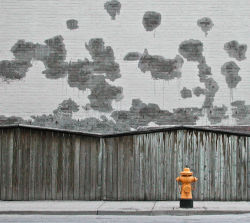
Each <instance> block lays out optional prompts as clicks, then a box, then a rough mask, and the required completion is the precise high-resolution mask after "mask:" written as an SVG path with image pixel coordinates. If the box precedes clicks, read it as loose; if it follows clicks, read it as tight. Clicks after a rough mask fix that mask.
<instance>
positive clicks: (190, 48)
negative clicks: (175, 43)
mask: <svg viewBox="0 0 250 223" xmlns="http://www.w3.org/2000/svg"><path fill="white" fill-rule="evenodd" d="M179 53H180V54H181V55H182V56H183V57H184V58H186V59H187V61H193V62H198V65H197V68H198V70H199V74H198V76H199V78H200V82H201V83H204V84H205V90H204V92H203V93H204V94H205V100H204V102H203V108H212V107H213V102H214V97H215V94H216V93H217V91H218V90H219V85H218V84H217V82H216V81H215V80H214V79H213V78H212V77H210V76H211V75H212V72H211V67H210V66H208V65H207V63H206V58H205V57H204V56H203V43H202V42H201V41H200V40H193V39H190V40H185V41H183V42H182V43H181V44H180V46H179ZM198 90H200V89H198ZM196 93H197V95H199V93H198V92H196Z"/></svg>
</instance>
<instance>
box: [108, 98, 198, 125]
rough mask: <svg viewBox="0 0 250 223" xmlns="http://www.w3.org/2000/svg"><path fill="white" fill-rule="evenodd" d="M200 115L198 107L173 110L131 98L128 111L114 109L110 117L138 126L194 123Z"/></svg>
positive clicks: (118, 121)
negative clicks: (152, 123) (151, 123)
mask: <svg viewBox="0 0 250 223" xmlns="http://www.w3.org/2000/svg"><path fill="white" fill-rule="evenodd" d="M201 116H202V109H200V108H178V109H174V110H173V112H170V111H168V110H161V109H160V107H159V106H158V105H157V104H153V103H149V104H145V103H143V102H142V101H141V100H140V99H133V100H132V106H131V107H130V110H129V111H125V110H122V111H114V112H112V114H111V117H112V118H113V119H114V120H115V121H116V123H120V124H127V125H129V126H130V127H131V128H135V129H136V128H138V127H142V126H146V125H148V124H149V123H150V122H154V123H155V124H157V125H178V124H182V125H194V124H195V123H196V121H197V120H198V119H199V117H201Z"/></svg>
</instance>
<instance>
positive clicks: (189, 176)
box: [176, 168, 198, 208]
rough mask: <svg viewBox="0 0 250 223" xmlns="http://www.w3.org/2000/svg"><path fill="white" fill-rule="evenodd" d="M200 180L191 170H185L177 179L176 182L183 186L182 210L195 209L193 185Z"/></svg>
mask: <svg viewBox="0 0 250 223" xmlns="http://www.w3.org/2000/svg"><path fill="white" fill-rule="evenodd" d="M197 180H198V178H196V177H194V176H193V173H192V172H191V171H190V169H189V168H184V170H183V171H182V172H180V176H179V177H177V178H176V181H177V182H178V183H179V182H180V183H181V184H182V186H181V191H180V192H181V200H180V207H181V208H192V207H193V197H192V190H193V188H192V183H194V182H196V181H197Z"/></svg>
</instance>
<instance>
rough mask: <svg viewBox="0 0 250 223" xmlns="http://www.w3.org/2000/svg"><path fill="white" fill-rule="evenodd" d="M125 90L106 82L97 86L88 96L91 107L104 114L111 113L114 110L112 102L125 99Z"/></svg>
mask: <svg viewBox="0 0 250 223" xmlns="http://www.w3.org/2000/svg"><path fill="white" fill-rule="evenodd" d="M122 92H123V89H122V88H121V87H117V86H112V85H110V84H109V83H107V82H106V81H102V82H100V83H99V84H97V85H96V86H95V87H94V88H93V89H92V90H91V94H90V95H89V96H88V98H89V100H90V106H91V108H92V109H94V110H98V111H102V112H110V111H112V110H113V108H112V101H113V100H116V101H119V100H121V99H122V98H123V94H122Z"/></svg>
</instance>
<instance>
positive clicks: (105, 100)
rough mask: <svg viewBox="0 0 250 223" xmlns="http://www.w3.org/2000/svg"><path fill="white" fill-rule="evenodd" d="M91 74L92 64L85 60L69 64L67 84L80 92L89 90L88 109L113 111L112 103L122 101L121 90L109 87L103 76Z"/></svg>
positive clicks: (120, 88)
mask: <svg viewBox="0 0 250 223" xmlns="http://www.w3.org/2000/svg"><path fill="white" fill-rule="evenodd" d="M93 72H94V69H93V62H89V61H88V60H87V59H85V60H84V61H78V62H73V63H70V65H69V75H68V84H69V86H70V87H77V88H78V89H79V90H82V91H85V90H86V89H90V90H91V94H90V95H89V96H88V98H89V100H90V107H91V108H92V109H94V110H98V111H103V112H109V111H111V110H113V108H112V101H113V100H117V101H119V100H121V99H122V97H123V94H122V93H123V89H122V87H117V86H112V85H110V84H109V83H108V82H107V81H106V80H105V77H104V76H103V75H94V74H93Z"/></svg>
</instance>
